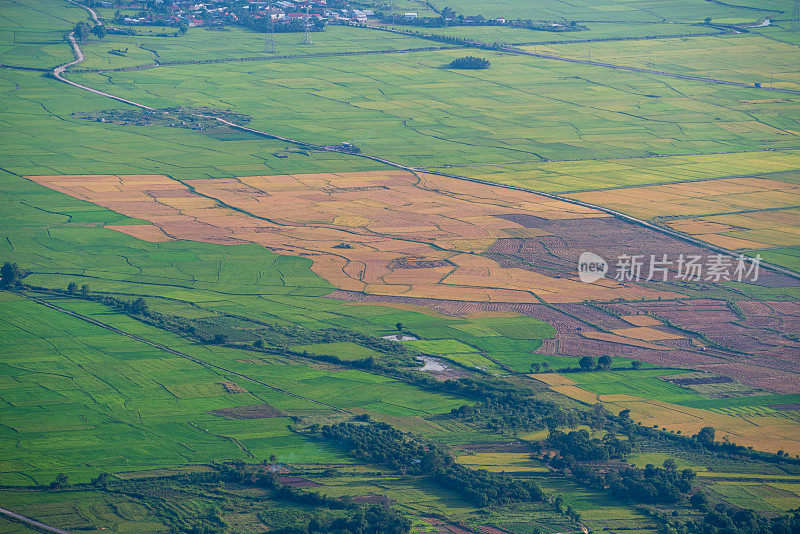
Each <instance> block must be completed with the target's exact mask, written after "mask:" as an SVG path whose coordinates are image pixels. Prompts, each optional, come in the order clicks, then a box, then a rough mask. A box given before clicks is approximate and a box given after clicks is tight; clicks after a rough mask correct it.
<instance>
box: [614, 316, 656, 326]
mask: <svg viewBox="0 0 800 534" xmlns="http://www.w3.org/2000/svg"><path fill="white" fill-rule="evenodd" d="M620 319H622V320H623V321H627V322H629V323H631V324H632V325H633V326H660V325H662V324H664V323H662V322H661V321H659V320H658V319H656V318H655V317H650V316H649V315H622V316H620Z"/></svg>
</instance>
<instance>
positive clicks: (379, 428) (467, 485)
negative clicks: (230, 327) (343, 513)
mask: <svg viewBox="0 0 800 534" xmlns="http://www.w3.org/2000/svg"><path fill="white" fill-rule="evenodd" d="M313 430H318V431H320V433H321V435H322V436H323V437H324V438H326V439H329V440H331V441H335V442H338V443H340V444H342V445H344V446H345V447H346V448H347V449H348V451H349V452H350V454H352V455H353V456H355V457H357V458H359V459H361V460H364V461H366V462H369V463H375V464H379V465H385V466H388V467H391V468H392V469H394V470H397V471H400V472H401V473H407V474H410V475H415V476H426V477H429V478H430V479H431V480H432V481H433V482H434V483H436V484H438V485H440V486H442V487H445V488H449V489H452V490H453V491H455V492H457V493H459V494H461V496H462V497H464V499H466V500H467V501H469V502H471V503H472V504H474V505H476V506H481V507H482V506H489V505H497V504H505V503H509V502H531V501H543V500H545V499H546V496H545V494H544V492H542V490H541V488H540V487H539V486H538V485H537V484H536V483H535V482H532V481H519V480H513V479H511V478H509V477H507V476H504V475H498V474H494V473H489V472H487V471H485V470H477V471H476V470H472V469H469V468H466V467H464V466H462V465H460V464H458V463H456V462H455V461H454V459H453V457H452V456H450V455H449V454H447V453H446V452H444V451H442V450H441V449H439V448H438V447H436V446H435V445H433V444H431V443H421V442H419V441H416V440H413V439H411V438H408V437H406V436H405V435H403V434H402V433H401V432H400V431H398V430H396V429H394V428H392V427H391V426H389V425H387V424H386V423H372V424H370V423H367V424H355V423H339V424H336V425H333V426H328V425H325V426H323V427H322V428H321V429H318V428H314V429H313Z"/></svg>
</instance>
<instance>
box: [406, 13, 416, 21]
mask: <svg viewBox="0 0 800 534" xmlns="http://www.w3.org/2000/svg"><path fill="white" fill-rule="evenodd" d="M403 16H404V17H405V18H407V19H408V20H414V19H415V18H417V17H418V16H419V14H418V13H406V14H404V15H403Z"/></svg>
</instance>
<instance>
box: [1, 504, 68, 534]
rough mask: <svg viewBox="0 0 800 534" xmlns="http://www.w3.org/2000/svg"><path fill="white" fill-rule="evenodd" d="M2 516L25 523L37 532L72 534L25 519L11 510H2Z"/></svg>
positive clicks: (28, 518)
mask: <svg viewBox="0 0 800 534" xmlns="http://www.w3.org/2000/svg"><path fill="white" fill-rule="evenodd" d="M0 515H2V516H4V517H5V518H6V519H9V520H11V521H14V522H16V523H23V524H24V525H27V526H29V527H32V528H33V529H35V530H39V531H41V532H54V533H55V534H70V533H69V532H67V531H66V530H61V529H60V528H56V527H51V526H50V525H45V524H44V523H41V522H39V521H36V520H35V519H31V518H30V517H25V516H24V515H20V514H17V513H15V512H12V511H11V510H6V509H5V508H0Z"/></svg>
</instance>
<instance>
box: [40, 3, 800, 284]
mask: <svg viewBox="0 0 800 534" xmlns="http://www.w3.org/2000/svg"><path fill="white" fill-rule="evenodd" d="M67 1H69V2H71V3H73V4H75V5H78V6H81V7H83V8H85V9H87V10H89V12H90V13H91V14H94V11H92V10H91V8H88V7H86V6H84V5H83V4H79V3H77V2H74V1H73V0H67ZM93 16H94V15H93ZM400 33H402V32H400ZM69 40H70V43H71V45H72V49H73V52H74V54H75V57H76V59H75V60H74V61H72V62H70V63H66V64H64V65H61V66H59V67H57V68H56V69H54V70H53V76H54V77H55V78H56V79H58V80H60V81H62V82H64V83H66V84H69V85H71V86H73V87H76V88H78V89H82V90H85V91H89V92H90V93H94V94H96V95H100V96H105V97H107V98H111V99H113V100H116V101H118V102H123V103H125V104H129V105H131V106H135V107H138V108H140V109H146V110H149V111H153V109H154V108H151V107H149V106H146V105H144V104H140V103H138V102H134V101H132V100H128V99H125V98H122V97H119V96H116V95H113V94H110V93H106V92H103V91H98V90H97V89H92V88H91V87H87V86H85V85H81V84H78V83H75V82H73V81H70V80H68V79H67V78H66V77H64V76H63V73H64V71H65V69H67V68H68V67H70V66H72V65H77V64H78V63H80V62H82V61H83V52H82V51H81V49H80V47H79V46H78V42H77V41H76V40H75V36H74V35H73V34H72V33H70V34H69ZM481 44H482V43H481ZM504 50H505V48H504ZM507 51H515V52H518V53H522V54H524V55H530V56H536V57H547V58H549V59H557V60H564V61H570V62H574V63H585V64H591V65H600V66H606V67H612V68H615V69H618V70H630V71H634V72H641V73H649V74H663V73H660V72H658V71H653V70H648V69H638V68H634V67H622V66H615V65H612V64H606V63H597V62H592V61H589V60H578V59H569V58H561V57H559V56H547V55H542V54H535V53H533V52H526V51H524V50H519V51H516V49H508V50H507ZM668 75H669V76H673V77H677V78H682V79H694V80H700V81H710V82H712V83H720V84H723V85H737V86H741V87H747V88H750V89H755V87H753V86H751V85H747V84H743V83H736V82H727V81H724V80H714V79H712V78H701V77H691V76H684V75H681V74H668ZM760 89H766V90H772V88H765V87H761V88H760ZM778 90H779V89H775V91H778ZM786 91H788V92H791V93H796V94H800V91H794V90H786ZM196 116H197V117H200V118H205V119H213V120H216V121H217V122H219V123H220V124H223V125H225V126H228V127H229V128H232V129H235V130H239V131H243V132H249V133H252V134H255V135H259V136H262V137H267V138H270V139H277V140H279V141H284V142H286V143H291V144H294V145H297V146H301V147H304V148H309V149H313V150H319V151H324V152H338V153H341V151H340V150H336V149H332V148H329V147H323V146H319V145H314V144H312V143H306V142H304V141H298V140H296V139H291V138H289V137H283V136H280V135H276V134H271V133H269V132H265V131H261V130H256V129H254V128H248V127H246V126H241V125H238V124H235V123H233V122H230V121H228V120H225V119H223V118H220V117H213V116H209V115H202V114H199V113H198V114H196ZM348 154H350V153H348ZM350 155H352V156H355V157H359V158H364V159H369V160H372V161H375V162H378V163H383V164H385V165H388V166H390V167H394V168H396V169H401V170H404V171H407V172H410V173H412V174H414V175H415V176H418V174H417V173H418V172H427V173H428V174H435V175H439V176H445V177H448V178H453V179H456V180H461V181H465V182H472V183H476V184H482V185H489V186H492V187H501V188H504V189H511V190H515V191H522V192H526V193H533V194H536V195H541V196H544V197H547V198H550V199H553V200H558V201H561V202H567V203H569V204H574V205H577V206H582V207H586V208H592V209H595V210H598V211H601V212H603V213H607V214H609V215H612V216H614V217H616V218H618V219H621V220H624V221H627V222H630V223H633V224H637V225H640V226H644V227H645V228H649V229H651V230H655V231H657V232H660V233H662V234H666V235H668V236H671V237H674V238H676V239H680V240H682V241H684V242H688V243H691V244H693V245H696V246H699V247H702V248H705V249H707V250H711V251H713V252H717V253H721V254H726V255H728V256H731V257H734V258H737V257H739V255H740V254H738V253H737V252H735V251H733V250H730V249H727V248H724V247H720V246H717V245H712V244H710V243H706V242H705V241H701V240H700V239H697V238H694V237H692V236H689V235H686V234H683V233H681V232H677V231H675V230H671V229H668V228H664V227H661V226H659V225H656V224H652V223H650V222H647V221H644V220H642V219H639V218H636V217H633V216H631V215H627V214H625V213H622V212H620V211H616V210H612V209H610V208H605V207H603V206H598V205H595V204H590V203H588V202H582V201H580V200H575V199H572V198H568V197H563V196H560V195H554V194H552V193H545V192H543V191H537V190H535V189H529V188H527V187H520V186H515V185H508V184H500V183H496V182H490V181H488V180H481V179H479V178H469V177H466V176H459V175H457V174H450V173H445V172H441V171H432V170H422V169H418V168H416V167H411V166H408V165H403V164H402V163H397V162H395V161H391V160H389V159H386V158H382V157H379V156H373V155H370V154H364V153H358V154H350ZM761 265H762V266H763V267H765V268H768V269H770V270H772V271H775V272H778V273H781V274H785V275H787V276H790V277H793V278H796V279H800V273H797V272H795V271H792V270H790V269H786V268H784V267H781V266H779V265H774V264H771V263H767V262H764V261H762V262H761Z"/></svg>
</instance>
